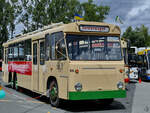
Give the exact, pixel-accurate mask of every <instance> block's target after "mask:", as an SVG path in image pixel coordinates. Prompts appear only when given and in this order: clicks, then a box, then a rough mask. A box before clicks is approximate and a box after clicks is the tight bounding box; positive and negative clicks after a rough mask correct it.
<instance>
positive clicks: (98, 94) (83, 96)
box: [69, 90, 126, 100]
mask: <svg viewBox="0 0 150 113" xmlns="http://www.w3.org/2000/svg"><path fill="white" fill-rule="evenodd" d="M125 97H126V91H125V90H114V91H85V92H69V100H96V99H111V98H125Z"/></svg>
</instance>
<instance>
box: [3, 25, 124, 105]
mask: <svg viewBox="0 0 150 113" xmlns="http://www.w3.org/2000/svg"><path fill="white" fill-rule="evenodd" d="M3 47H4V61H3V69H2V70H3V73H4V74H3V80H4V81H5V82H7V83H10V82H12V83H13V86H12V87H13V88H16V86H17V85H18V86H20V87H23V88H26V89H29V90H31V91H33V92H36V93H39V94H43V95H46V96H47V97H49V100H50V103H51V105H52V106H58V105H59V103H60V101H61V100H62V99H63V100H64V99H65V100H100V99H106V101H108V100H109V102H112V100H113V99H114V98H125V97H126V91H125V83H124V59H123V57H122V49H121V44H120V28H119V27H118V26H116V25H112V24H107V23H100V22H74V23H69V24H63V23H56V24H52V25H49V26H45V27H43V28H42V29H40V30H37V31H34V32H31V33H27V34H24V35H20V36H17V37H15V38H13V39H10V40H8V41H7V42H6V43H4V44H3Z"/></svg>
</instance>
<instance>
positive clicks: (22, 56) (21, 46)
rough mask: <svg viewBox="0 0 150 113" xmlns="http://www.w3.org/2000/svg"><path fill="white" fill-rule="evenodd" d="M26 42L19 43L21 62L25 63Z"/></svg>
mask: <svg viewBox="0 0 150 113" xmlns="http://www.w3.org/2000/svg"><path fill="white" fill-rule="evenodd" d="M24 48H25V47H24V42H20V43H19V60H21V61H24Z"/></svg>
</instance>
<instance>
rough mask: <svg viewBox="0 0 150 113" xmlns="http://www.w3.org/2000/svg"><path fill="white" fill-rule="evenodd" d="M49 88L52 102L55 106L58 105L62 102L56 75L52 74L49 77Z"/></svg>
mask: <svg viewBox="0 0 150 113" xmlns="http://www.w3.org/2000/svg"><path fill="white" fill-rule="evenodd" d="M47 90H48V95H49V101H50V104H51V105H52V106H54V107H58V106H59V103H60V99H59V90H58V83H57V79H56V78H55V77H54V76H50V77H49V78H48V80H47Z"/></svg>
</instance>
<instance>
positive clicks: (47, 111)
mask: <svg viewBox="0 0 150 113" xmlns="http://www.w3.org/2000/svg"><path fill="white" fill-rule="evenodd" d="M0 81H1V82H2V80H1V78H0ZM135 84H137V83H136V82H132V83H129V84H128V85H127V97H126V98H121V99H115V100H114V102H113V103H112V104H111V105H104V104H102V103H100V102H98V101H65V102H64V103H63V105H62V106H60V107H59V108H54V107H51V106H50V104H49V101H48V98H47V97H44V96H43V97H41V98H37V99H35V98H36V97H39V96H40V95H38V94H36V93H33V92H31V91H29V90H26V89H23V88H20V89H19V91H16V90H14V89H12V88H9V87H8V86H7V85H6V84H5V83H3V82H2V85H3V88H4V90H5V92H6V97H5V98H4V99H1V100H0V113H131V111H132V103H133V97H134V92H135V88H136V85H135Z"/></svg>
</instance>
